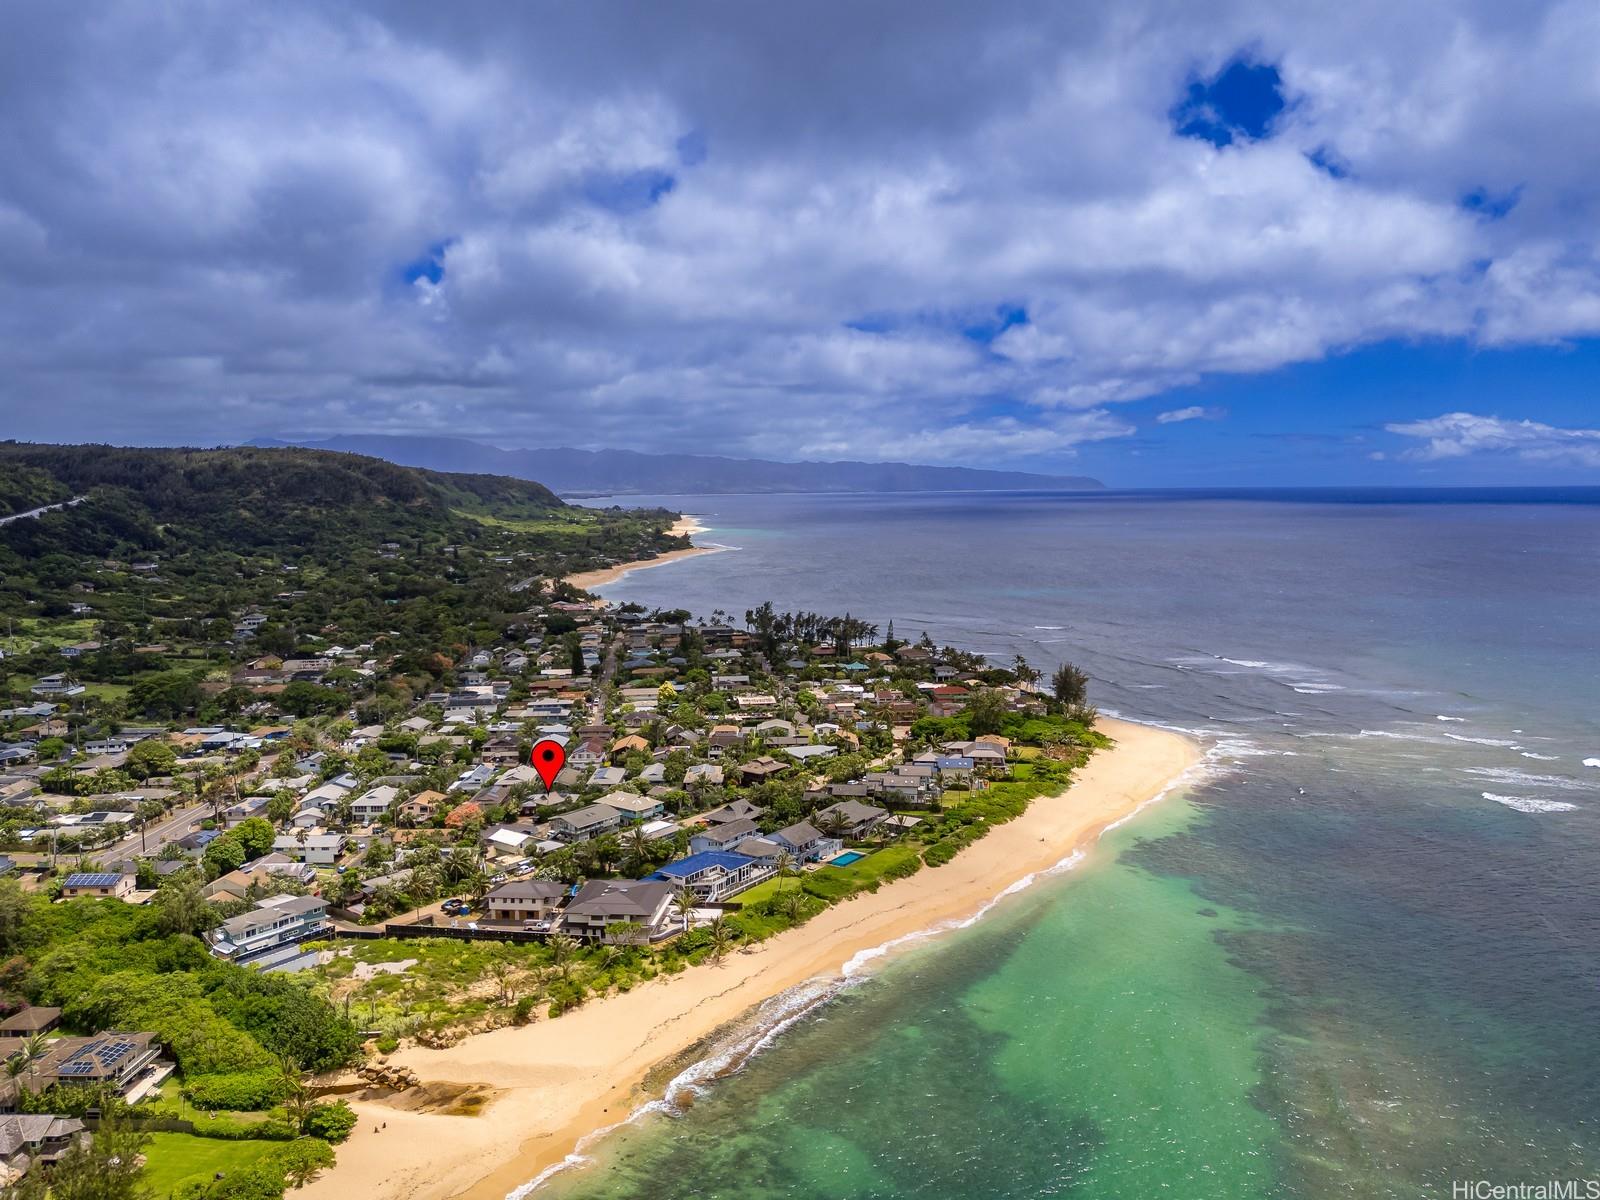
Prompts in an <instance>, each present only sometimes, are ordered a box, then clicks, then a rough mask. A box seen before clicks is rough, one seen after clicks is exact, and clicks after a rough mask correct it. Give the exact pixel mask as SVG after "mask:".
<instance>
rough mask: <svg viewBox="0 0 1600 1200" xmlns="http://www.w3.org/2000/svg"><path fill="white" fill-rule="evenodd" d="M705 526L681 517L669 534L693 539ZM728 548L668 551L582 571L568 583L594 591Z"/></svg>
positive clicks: (692, 548)
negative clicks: (622, 580) (625, 576)
mask: <svg viewBox="0 0 1600 1200" xmlns="http://www.w3.org/2000/svg"><path fill="white" fill-rule="evenodd" d="M705 528H706V527H705V526H704V525H702V524H700V522H699V521H697V520H695V518H693V517H679V518H678V519H677V521H676V522H674V523H673V526H672V528H671V529H670V530H668V531H667V532H669V533H672V534H674V535H677V536H681V537H693V536H694V535H695V534H697V533H704V532H705ZM726 549H727V547H726V546H690V547H689V548H688V549H686V550H668V551H666V552H665V553H664V554H658V555H656V556H655V557H654V558H641V559H639V560H638V561H636V562H625V563H618V564H617V565H616V566H614V567H603V568H601V569H600V570H598V571H580V572H579V573H578V574H576V575H568V576H567V582H568V583H570V584H571V585H572V586H573V587H580V588H582V589H584V591H593V590H594V589H595V588H597V587H604V586H605V585H606V584H608V583H615V582H617V580H619V579H621V578H622V577H623V576H624V575H629V574H632V573H633V572H634V571H643V570H645V569H646V568H647V567H659V566H663V565H664V564H666V563H670V562H677V561H678V560H679V559H680V558H694V557H696V556H697V555H700V554H716V553H717V552H718V551H720V550H726Z"/></svg>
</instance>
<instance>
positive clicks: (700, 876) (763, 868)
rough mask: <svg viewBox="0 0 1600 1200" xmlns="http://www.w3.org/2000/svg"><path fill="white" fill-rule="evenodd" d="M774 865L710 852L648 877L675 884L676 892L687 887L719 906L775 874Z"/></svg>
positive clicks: (674, 863)
mask: <svg viewBox="0 0 1600 1200" xmlns="http://www.w3.org/2000/svg"><path fill="white" fill-rule="evenodd" d="M773 870H774V868H773V866H772V864H771V863H768V862H762V861H761V860H760V859H757V858H747V857H745V856H744V855H743V854H733V853H729V852H727V851H720V850H708V851H706V852H704V853H701V854H691V855H690V856H689V857H688V858H680V859H679V860H678V861H677V862H671V863H668V864H667V865H666V866H664V867H662V868H661V869H660V870H658V871H656V872H655V873H654V874H653V875H650V876H649V878H650V879H653V880H659V881H660V882H662V883H668V884H671V885H672V889H673V891H674V892H676V891H677V890H678V889H679V888H688V889H689V890H690V891H692V892H693V893H694V894H695V895H696V896H698V897H699V898H700V899H701V900H703V901H705V902H706V903H708V904H720V903H721V902H722V901H724V900H727V899H730V898H731V897H733V896H737V895H738V894H739V893H740V892H742V891H745V890H746V889H747V888H751V887H754V886H755V885H756V884H758V883H760V882H761V881H762V880H763V879H766V878H767V877H768V876H770V875H771V874H772V873H773Z"/></svg>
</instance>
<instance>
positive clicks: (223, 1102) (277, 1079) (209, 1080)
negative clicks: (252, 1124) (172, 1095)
mask: <svg viewBox="0 0 1600 1200" xmlns="http://www.w3.org/2000/svg"><path fill="white" fill-rule="evenodd" d="M285 1094H286V1088H285V1085H284V1078H283V1073H282V1072H281V1071H278V1070H274V1069H272V1068H264V1069H262V1070H259V1071H235V1072H232V1073H230V1074H226V1075H202V1076H200V1077H199V1078H198V1079H191V1080H189V1081H188V1082H187V1083H186V1084H184V1088H183V1095H184V1098H185V1099H187V1100H188V1101H189V1103H190V1104H192V1105H194V1106H195V1107H196V1108H206V1109H217V1108H231V1109H235V1110H238V1111H241V1112H244V1111H250V1112H253V1111H256V1110H258V1109H263V1108H271V1107H272V1106H273V1105H274V1104H277V1103H278V1102H279V1101H280V1100H282V1099H283V1098H284V1095H285Z"/></svg>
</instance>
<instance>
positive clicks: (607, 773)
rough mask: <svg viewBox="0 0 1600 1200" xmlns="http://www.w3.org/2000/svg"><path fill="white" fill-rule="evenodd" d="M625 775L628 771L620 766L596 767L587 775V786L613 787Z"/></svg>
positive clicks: (626, 775)
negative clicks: (592, 772)
mask: <svg viewBox="0 0 1600 1200" xmlns="http://www.w3.org/2000/svg"><path fill="white" fill-rule="evenodd" d="M627 777H628V773H627V772H626V771H624V770H623V769H622V768H621V767H597V768H595V771H594V774H592V775H590V776H589V786H590V787H593V788H602V787H607V788H614V787H616V786H617V785H618V784H620V783H621V782H622V781H623V780H624V779H626V778H627Z"/></svg>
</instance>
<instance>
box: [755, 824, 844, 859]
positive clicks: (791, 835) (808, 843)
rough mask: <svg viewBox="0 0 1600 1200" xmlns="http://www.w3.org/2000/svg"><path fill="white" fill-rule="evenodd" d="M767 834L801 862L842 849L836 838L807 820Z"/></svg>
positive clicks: (829, 855) (830, 855) (842, 846)
mask: <svg viewBox="0 0 1600 1200" xmlns="http://www.w3.org/2000/svg"><path fill="white" fill-rule="evenodd" d="M769 836H770V838H771V839H772V840H773V841H775V842H777V843H779V844H780V845H782V846H784V847H785V848H786V849H787V850H788V851H789V853H790V854H792V855H794V856H795V857H796V858H797V859H799V860H800V861H801V862H817V861H819V860H821V859H824V858H830V857H832V856H833V855H835V854H837V853H838V852H839V851H840V850H842V849H844V843H842V842H841V841H840V840H839V839H838V838H835V837H827V836H825V835H824V834H823V833H822V832H821V831H820V830H818V829H817V827H816V826H815V825H813V824H811V822H809V821H798V822H796V823H795V824H793V825H790V826H788V827H787V828H785V829H780V830H778V831H777V832H776V833H773V834H770V835H769Z"/></svg>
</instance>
